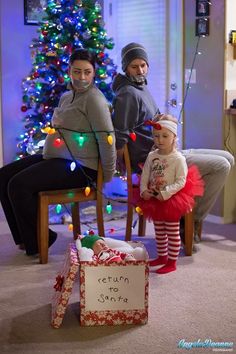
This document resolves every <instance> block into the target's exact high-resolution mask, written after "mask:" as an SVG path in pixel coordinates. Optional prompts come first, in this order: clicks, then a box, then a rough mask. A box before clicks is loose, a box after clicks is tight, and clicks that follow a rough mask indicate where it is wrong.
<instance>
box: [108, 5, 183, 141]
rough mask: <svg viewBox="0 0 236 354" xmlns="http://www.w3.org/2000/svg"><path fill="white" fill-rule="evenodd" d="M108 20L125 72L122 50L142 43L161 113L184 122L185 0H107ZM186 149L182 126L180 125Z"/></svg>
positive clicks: (115, 57) (117, 60)
mask: <svg viewBox="0 0 236 354" xmlns="http://www.w3.org/2000/svg"><path fill="white" fill-rule="evenodd" d="M104 21H105V28H106V30H107V33H108V36H109V37H113V39H114V43H115V47H114V49H113V50H112V51H109V55H110V56H111V57H112V58H113V60H114V62H115V64H117V65H118V71H119V72H122V71H121V66H120V62H121V58H120V52H121V48H122V47H124V46H125V45H126V44H128V43H129V42H138V43H140V44H142V45H144V47H145V48H146V49H147V52H148V57H149V64H150V65H149V75H148V87H149V89H150V91H151V93H152V94H153V96H154V98H155V100H156V102H157V105H158V107H159V109H160V111H161V112H165V113H171V114H173V115H174V116H176V117H177V118H178V119H179V120H180V121H182V117H180V112H181V108H182V100H183V99H182V97H183V56H182V53H183V23H182V22H183V0H145V1H143V0H129V1H127V0H104ZM179 145H180V147H181V146H182V125H181V124H180V125H179Z"/></svg>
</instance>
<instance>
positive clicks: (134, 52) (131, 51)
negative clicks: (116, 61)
mask: <svg viewBox="0 0 236 354" xmlns="http://www.w3.org/2000/svg"><path fill="white" fill-rule="evenodd" d="M135 59H143V60H145V61H146V63H147V65H149V64H148V56H147V52H146V50H145V48H144V47H143V46H142V45H141V44H138V43H129V44H127V45H126V46H125V47H124V48H123V49H122V50H121V64H122V70H123V71H124V72H125V70H126V68H127V66H128V65H129V64H130V63H131V61H133V60H135Z"/></svg>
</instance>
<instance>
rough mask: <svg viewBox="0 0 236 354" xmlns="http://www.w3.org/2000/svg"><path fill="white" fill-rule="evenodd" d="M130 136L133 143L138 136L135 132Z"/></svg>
mask: <svg viewBox="0 0 236 354" xmlns="http://www.w3.org/2000/svg"><path fill="white" fill-rule="evenodd" d="M129 136H130V138H131V140H133V141H135V140H136V134H135V133H134V132H131V133H130V134H129Z"/></svg>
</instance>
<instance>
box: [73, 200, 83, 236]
mask: <svg viewBox="0 0 236 354" xmlns="http://www.w3.org/2000/svg"><path fill="white" fill-rule="evenodd" d="M71 215H72V224H73V235H74V240H76V239H77V236H78V235H80V234H81V224H80V210H79V202H74V203H73V204H72V205H71Z"/></svg>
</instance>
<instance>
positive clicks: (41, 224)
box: [38, 196, 48, 264]
mask: <svg viewBox="0 0 236 354" xmlns="http://www.w3.org/2000/svg"><path fill="white" fill-rule="evenodd" d="M38 248H39V261H40V263H41V264H46V263H48V198H47V197H44V196H40V197H39V207H38Z"/></svg>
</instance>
